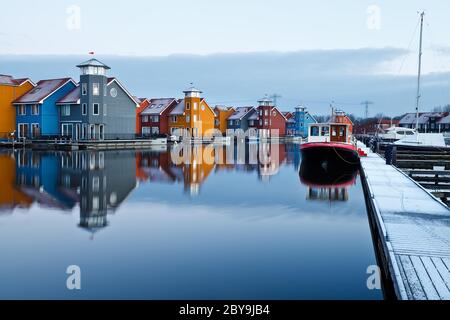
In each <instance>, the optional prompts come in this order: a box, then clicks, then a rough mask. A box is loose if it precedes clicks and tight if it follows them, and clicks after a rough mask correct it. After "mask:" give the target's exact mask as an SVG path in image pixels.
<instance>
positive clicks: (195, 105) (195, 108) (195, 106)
mask: <svg viewBox="0 0 450 320" xmlns="http://www.w3.org/2000/svg"><path fill="white" fill-rule="evenodd" d="M197 106H198V105H197V102H194V110H197Z"/></svg>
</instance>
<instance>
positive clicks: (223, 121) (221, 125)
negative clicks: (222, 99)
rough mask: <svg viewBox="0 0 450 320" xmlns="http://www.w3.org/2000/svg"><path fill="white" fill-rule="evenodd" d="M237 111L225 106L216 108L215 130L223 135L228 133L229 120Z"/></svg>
mask: <svg viewBox="0 0 450 320" xmlns="http://www.w3.org/2000/svg"><path fill="white" fill-rule="evenodd" d="M235 111H236V109H235V108H233V107H224V106H215V107H214V113H215V120H214V128H216V129H217V130H218V131H220V132H221V133H222V134H223V135H224V134H226V132H227V120H228V119H229V118H230V116H231V115H233V114H234V112H235Z"/></svg>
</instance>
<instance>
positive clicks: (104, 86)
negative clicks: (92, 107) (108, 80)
mask: <svg viewBox="0 0 450 320" xmlns="http://www.w3.org/2000/svg"><path fill="white" fill-rule="evenodd" d="M106 90H107V87H106V84H105V85H103V95H104V96H105V97H106Z"/></svg>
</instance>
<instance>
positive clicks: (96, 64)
mask: <svg viewBox="0 0 450 320" xmlns="http://www.w3.org/2000/svg"><path fill="white" fill-rule="evenodd" d="M82 67H103V68H105V69H111V68H110V67H108V66H107V65H106V64H104V63H103V62H100V61H98V60H97V59H89V60H87V61H85V62H82V63H80V64H79V65H77V68H82Z"/></svg>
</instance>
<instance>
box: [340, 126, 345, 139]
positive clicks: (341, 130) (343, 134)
mask: <svg viewBox="0 0 450 320" xmlns="http://www.w3.org/2000/svg"><path fill="white" fill-rule="evenodd" d="M339 136H340V137H344V136H345V128H344V127H340V128H339Z"/></svg>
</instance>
